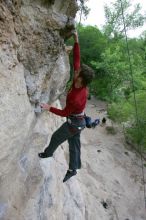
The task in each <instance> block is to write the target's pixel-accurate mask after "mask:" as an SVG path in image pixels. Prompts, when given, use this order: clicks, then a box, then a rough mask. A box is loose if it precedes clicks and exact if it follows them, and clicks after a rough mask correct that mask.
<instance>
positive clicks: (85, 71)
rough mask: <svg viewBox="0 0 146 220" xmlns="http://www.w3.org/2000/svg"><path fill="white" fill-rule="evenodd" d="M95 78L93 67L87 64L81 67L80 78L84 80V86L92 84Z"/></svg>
mask: <svg viewBox="0 0 146 220" xmlns="http://www.w3.org/2000/svg"><path fill="white" fill-rule="evenodd" d="M94 76H95V72H94V70H93V69H92V68H91V67H89V66H87V65H86V64H82V65H81V67H80V73H79V77H81V78H82V83H83V85H84V86H87V85H88V84H90V83H91V81H92V79H93V78H94Z"/></svg>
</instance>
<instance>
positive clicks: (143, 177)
mask: <svg viewBox="0 0 146 220" xmlns="http://www.w3.org/2000/svg"><path fill="white" fill-rule="evenodd" d="M120 2H121V10H122V20H123V24H124V32H125V39H126V47H127V54H128V62H129V71H130V75H131V79H132V88H133V95H134V106H135V113H136V120H137V126H138V131H139V133H140V131H141V129H140V123H139V117H138V108H137V101H136V93H135V89H134V77H133V69H132V63H131V56H130V50H129V44H128V37H127V29H126V24H125V17H124V8H123V2H122V0H120ZM139 153H140V157H141V168H142V180H143V185H144V203H145V209H146V188H145V176H144V165H143V156H142V145H141V146H140V151H139Z"/></svg>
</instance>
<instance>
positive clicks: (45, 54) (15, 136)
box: [0, 0, 85, 220]
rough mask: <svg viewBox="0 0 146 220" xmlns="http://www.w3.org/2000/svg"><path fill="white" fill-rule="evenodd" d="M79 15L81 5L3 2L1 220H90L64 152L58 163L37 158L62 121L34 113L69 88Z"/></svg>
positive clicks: (44, 0)
mask: <svg viewBox="0 0 146 220" xmlns="http://www.w3.org/2000/svg"><path fill="white" fill-rule="evenodd" d="M76 11H77V3H76V1H75V0H66V1H63V0H55V1H51V0H1V1H0V106H1V107H0V152H1V153H0V219H2V220H23V219H26V220H29V219H30V220H37V219H41V220H48V219H59V220H60V219H82V218H84V217H83V216H84V210H85V207H84V204H83V200H82V195H81V192H80V189H79V186H78V185H76V186H75V184H73V185H69V186H68V187H65V186H64V185H63V184H62V178H63V176H64V174H65V171H66V169H67V163H66V160H65V157H64V154H65V153H64V151H63V147H62V148H60V149H59V150H58V151H57V153H56V158H52V159H48V161H47V160H45V161H40V160H39V159H38V157H37V153H38V152H39V151H41V150H43V148H44V147H45V144H46V143H47V142H48V141H49V139H50V136H51V133H52V132H53V131H54V130H55V129H56V127H58V126H59V124H60V123H62V119H57V118H56V116H52V114H46V113H42V114H40V115H39V116H37V117H36V114H35V113H34V110H35V108H37V107H38V105H39V103H40V102H51V103H52V102H53V101H55V100H57V98H58V96H59V95H60V94H61V93H62V92H63V90H64V88H65V84H66V82H67V80H68V78H69V71H70V68H69V59H68V55H67V54H66V52H65V46H64V38H65V37H66V35H67V34H68V33H69V32H70V31H71V30H72V29H73V28H74V17H75V14H76ZM56 105H59V103H56ZM71 207H72V208H71ZM74 215H76V217H74ZM50 216H51V218H50Z"/></svg>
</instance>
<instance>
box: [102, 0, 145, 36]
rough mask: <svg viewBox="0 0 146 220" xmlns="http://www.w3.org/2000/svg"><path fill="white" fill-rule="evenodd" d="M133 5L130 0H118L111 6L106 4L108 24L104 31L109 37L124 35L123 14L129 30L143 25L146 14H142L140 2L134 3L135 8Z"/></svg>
mask: <svg viewBox="0 0 146 220" xmlns="http://www.w3.org/2000/svg"><path fill="white" fill-rule="evenodd" d="M131 6H132V5H131V2H130V0H116V2H114V3H111V5H110V6H107V5H105V7H104V10H105V17H106V24H105V26H104V32H105V34H106V35H107V36H108V37H112V38H121V37H123V35H124V24H123V15H124V20H125V27H126V29H127V30H131V29H135V28H137V27H141V26H143V24H144V22H145V21H146V16H145V15H142V14H141V12H140V11H141V6H140V4H136V5H134V9H132V7H131Z"/></svg>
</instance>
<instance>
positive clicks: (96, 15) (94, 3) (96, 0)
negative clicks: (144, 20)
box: [82, 0, 146, 37]
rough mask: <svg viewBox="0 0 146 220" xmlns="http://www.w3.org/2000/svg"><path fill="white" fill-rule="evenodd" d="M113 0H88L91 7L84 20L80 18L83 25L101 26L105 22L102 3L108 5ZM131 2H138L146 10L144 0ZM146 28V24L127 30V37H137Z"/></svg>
mask: <svg viewBox="0 0 146 220" xmlns="http://www.w3.org/2000/svg"><path fill="white" fill-rule="evenodd" d="M114 1H115V0H89V2H88V4H87V6H88V7H89V8H90V9H91V10H90V13H89V15H88V17H87V19H86V20H82V23H83V24H85V25H96V26H97V27H98V28H99V29H101V28H102V26H103V25H104V22H105V17H104V5H105V4H107V5H109V4H110V2H114ZM131 2H132V3H133V4H136V3H140V5H141V6H142V11H143V12H144V11H145V12H146V0H131ZM144 30H146V24H145V25H144V26H143V27H142V28H137V29H135V30H133V31H129V32H128V36H129V37H138V36H139V35H140V34H141V33H142V31H144Z"/></svg>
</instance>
